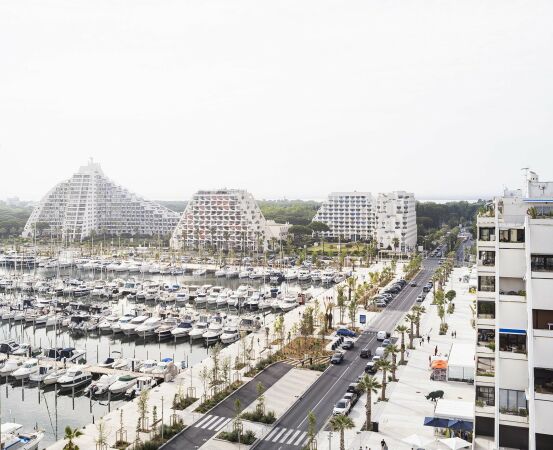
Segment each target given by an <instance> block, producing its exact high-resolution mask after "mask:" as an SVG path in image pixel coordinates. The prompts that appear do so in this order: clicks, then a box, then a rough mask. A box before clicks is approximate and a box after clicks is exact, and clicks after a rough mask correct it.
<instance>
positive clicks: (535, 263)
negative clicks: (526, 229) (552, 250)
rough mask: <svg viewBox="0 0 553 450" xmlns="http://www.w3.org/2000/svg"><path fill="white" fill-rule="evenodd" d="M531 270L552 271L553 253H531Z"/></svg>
mask: <svg viewBox="0 0 553 450" xmlns="http://www.w3.org/2000/svg"><path fill="white" fill-rule="evenodd" d="M530 265H531V267H532V272H553V255H532V256H531V261H530Z"/></svg>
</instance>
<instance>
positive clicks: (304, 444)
mask: <svg viewBox="0 0 553 450" xmlns="http://www.w3.org/2000/svg"><path fill="white" fill-rule="evenodd" d="M308 440H309V436H306V437H305V441H303V442H302V443H301V444H300V445H301V447H302V448H303V447H305V446H306V445H307V441H308Z"/></svg>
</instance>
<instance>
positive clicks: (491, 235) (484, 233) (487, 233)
mask: <svg viewBox="0 0 553 450" xmlns="http://www.w3.org/2000/svg"><path fill="white" fill-rule="evenodd" d="M478 240H480V241H486V242H489V241H495V228H490V227H483V228H479V229H478Z"/></svg>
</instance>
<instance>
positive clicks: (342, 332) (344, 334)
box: [336, 328, 357, 337]
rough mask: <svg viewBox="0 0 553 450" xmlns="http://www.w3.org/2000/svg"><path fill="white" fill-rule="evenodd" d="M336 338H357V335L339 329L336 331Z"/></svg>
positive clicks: (348, 330)
mask: <svg viewBox="0 0 553 450" xmlns="http://www.w3.org/2000/svg"><path fill="white" fill-rule="evenodd" d="M336 336H344V337H357V333H355V331H352V330H350V329H348V328H339V329H338V330H337V331H336Z"/></svg>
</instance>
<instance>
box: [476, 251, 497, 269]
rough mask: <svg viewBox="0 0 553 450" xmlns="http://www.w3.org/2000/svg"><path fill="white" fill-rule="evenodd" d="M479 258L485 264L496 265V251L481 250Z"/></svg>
mask: <svg viewBox="0 0 553 450" xmlns="http://www.w3.org/2000/svg"><path fill="white" fill-rule="evenodd" d="M478 260H479V261H480V264H482V265H483V266H495V252H491V251H486V250H483V251H480V252H478Z"/></svg>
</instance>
